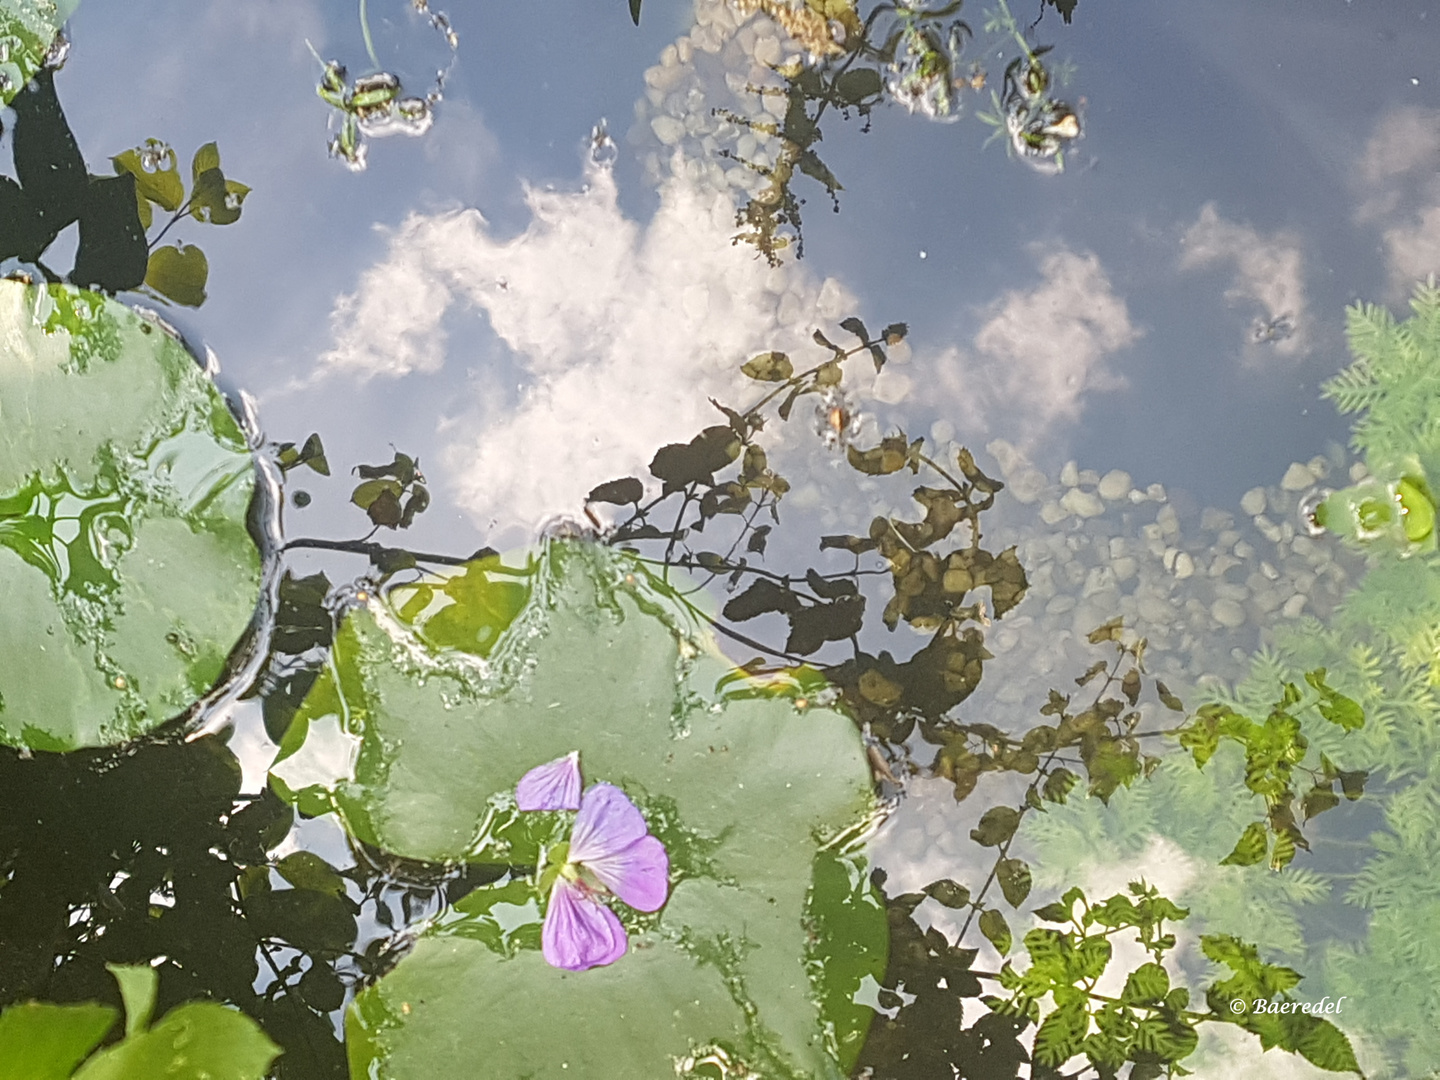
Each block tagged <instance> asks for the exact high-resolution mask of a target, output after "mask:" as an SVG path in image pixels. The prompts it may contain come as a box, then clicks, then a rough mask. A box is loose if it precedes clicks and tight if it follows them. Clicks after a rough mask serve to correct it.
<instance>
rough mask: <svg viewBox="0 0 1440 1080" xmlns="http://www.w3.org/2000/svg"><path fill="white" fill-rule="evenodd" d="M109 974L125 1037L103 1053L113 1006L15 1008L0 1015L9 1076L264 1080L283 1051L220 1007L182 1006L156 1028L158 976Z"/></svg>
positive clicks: (124, 970)
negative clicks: (121, 1006) (119, 1000)
mask: <svg viewBox="0 0 1440 1080" xmlns="http://www.w3.org/2000/svg"><path fill="white" fill-rule="evenodd" d="M108 970H109V971H110V973H111V975H113V976H114V977H115V981H116V982H117V983H118V984H119V988H120V996H121V998H122V999H123V1000H124V1003H125V1037H124V1038H123V1039H121V1040H120V1041H118V1042H115V1043H113V1044H111V1045H107V1046H104V1047H102V1048H101V1049H99V1050H95V1047H96V1046H97V1045H99V1044H100V1043H101V1041H102V1040H104V1039H105V1037H106V1035H107V1034H109V1033H110V1030H111V1028H113V1027H114V1025H115V1021H116V1020H117V1019H118V1017H117V1014H116V1011H115V1009H113V1008H111V1007H110V1006H109V1005H101V1004H85V1005H50V1004H46V1003H42V1002H31V1003H26V1004H21V1005H12V1006H10V1007H9V1008H8V1009H6V1010H5V1011H4V1012H0V1060H3V1061H4V1063H5V1069H6V1075H7V1076H14V1077H24V1078H27V1080H28V1078H35V1080H67V1078H68V1077H72V1076H73V1077H74V1080H151V1078H152V1077H157V1076H169V1077H175V1078H177V1080H180V1078H189V1077H195V1078H197V1080H198V1078H199V1077H210V1078H212V1080H263V1078H264V1077H265V1075H266V1072H267V1069H268V1068H269V1065H270V1063H271V1061H273V1060H274V1059H275V1056H276V1055H277V1054H278V1053H279V1052H280V1048H279V1047H278V1046H276V1045H275V1044H274V1043H273V1042H271V1041H270V1040H269V1039H268V1038H266V1036H265V1033H264V1032H263V1031H262V1030H261V1029H260V1026H259V1025H258V1024H256V1023H255V1021H254V1020H251V1019H250V1018H249V1017H248V1016H245V1015H244V1014H243V1013H238V1012H236V1011H235V1010H233V1009H227V1008H225V1007H224V1006H223V1005H219V1004H217V1003H215V1002H213V1001H195V1002H190V1003H189V1004H186V1005H181V1006H179V1007H177V1008H175V1009H172V1010H171V1011H170V1012H168V1013H166V1014H165V1015H164V1016H163V1017H161V1018H160V1019H159V1020H157V1021H156V1022H155V1023H154V1024H153V1025H152V1024H151V1023H150V1016H151V1013H152V1012H153V1011H154V1008H155V996H156V991H157V989H158V987H159V980H158V978H157V976H156V974H155V971H154V969H153V968H150V967H148V966H146V965H144V964H140V965H134V966H124V967H122V966H115V965H110V966H109V968H108ZM92 1050H94V1051H95V1052H94V1053H93V1054H92V1053H91V1051H92Z"/></svg>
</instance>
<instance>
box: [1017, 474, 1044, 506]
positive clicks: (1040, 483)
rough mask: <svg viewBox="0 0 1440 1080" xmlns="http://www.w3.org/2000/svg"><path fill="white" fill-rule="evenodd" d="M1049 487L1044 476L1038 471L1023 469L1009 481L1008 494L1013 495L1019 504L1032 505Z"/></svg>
mask: <svg viewBox="0 0 1440 1080" xmlns="http://www.w3.org/2000/svg"><path fill="white" fill-rule="evenodd" d="M1049 486H1050V484H1049V481H1047V480H1046V479H1045V474H1044V473H1042V472H1041V471H1040V470H1039V469H1024V470H1022V471H1021V472H1019V473H1016V474H1015V477H1014V479H1012V480H1011V481H1010V494H1012V495H1014V496H1015V498H1016V500H1018V501H1019V502H1022V503H1033V502H1034V501H1035V500H1036V499H1038V498H1040V496H1041V495H1043V494H1045V489H1046V488H1047V487H1049Z"/></svg>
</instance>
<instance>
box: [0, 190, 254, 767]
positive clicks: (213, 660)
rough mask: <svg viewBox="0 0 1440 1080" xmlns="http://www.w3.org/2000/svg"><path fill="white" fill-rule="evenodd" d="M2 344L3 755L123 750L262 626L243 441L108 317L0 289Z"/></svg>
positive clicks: (162, 359)
mask: <svg viewBox="0 0 1440 1080" xmlns="http://www.w3.org/2000/svg"><path fill="white" fill-rule="evenodd" d="M131 212H132V213H133V205H132V207H131ZM0 340H3V341H5V342H6V344H5V346H4V347H0V401H4V403H5V410H6V413H5V422H4V424H3V426H0V588H3V591H4V594H5V596H6V604H5V606H4V607H3V609H0V643H3V651H4V654H5V656H6V658H7V662H6V664H5V666H4V668H3V669H0V741H4V742H6V743H10V744H12V745H14V744H20V745H27V746H30V747H31V748H34V749H50V750H62V749H74V748H76V747H80V746H99V745H106V744H108V743H112V742H117V741H120V740H123V739H126V738H130V737H132V736H134V735H136V734H139V733H141V732H144V731H147V730H149V729H151V728H153V727H155V726H156V725H158V724H160V723H162V722H164V721H166V720H168V719H170V718H171V717H173V716H177V715H179V714H181V713H183V712H185V711H186V710H187V709H189V708H190V707H191V706H192V705H193V704H194V703H195V702H196V700H197V699H198V698H200V697H201V696H202V695H203V694H205V693H206V692H207V691H208V690H209V689H210V688H211V687H212V686H213V685H214V684H215V683H216V681H217V680H218V679H220V677H221V676H222V674H223V673H224V672H225V670H226V664H227V658H228V657H229V654H230V653H231V650H232V648H233V647H234V645H235V643H236V641H237V640H239V639H240V637H241V635H242V632H243V631H244V630H245V629H246V627H247V625H248V624H249V622H250V620H251V617H252V615H253V613H254V611H255V603H256V598H257V596H258V594H259V589H260V579H261V567H260V555H259V552H258V551H257V549H256V547H255V543H254V541H253V540H252V539H251V537H250V534H249V532H248V530H247V528H246V515H247V512H248V508H249V503H250V497H251V493H252V491H253V488H254V474H253V466H252V463H251V458H250V454H249V451H248V449H247V446H246V441H245V437H244V435H243V434H242V432H241V431H240V429H239V427H238V426H237V425H236V423H235V421H234V419H233V418H232V416H231V415H230V413H229V411H228V408H227V406H226V405H225V403H224V399H223V398H222V397H221V396H220V394H219V392H218V391H217V390H216V388H215V387H214V385H213V384H212V383H211V382H210V381H209V380H208V379H207V378H206V377H205V376H204V374H203V373H202V372H201V370H200V368H199V367H198V365H197V364H196V363H195V361H194V359H193V358H192V357H191V356H190V354H189V353H188V352H187V351H186V350H185V349H184V347H183V346H182V345H181V344H180V343H179V342H178V341H176V340H175V339H173V338H172V337H170V336H169V335H168V334H166V333H165V332H163V331H162V330H160V329H159V328H157V327H156V326H155V325H154V324H152V323H150V322H147V321H145V320H143V319H141V318H139V317H138V316H137V315H135V314H134V313H133V312H131V311H130V310H129V309H128V308H126V307H124V306H123V305H121V304H119V303H117V302H115V301H113V300H107V299H105V298H104V297H102V296H99V295H96V294H93V293H86V292H81V291H78V290H74V289H69V288H65V287H62V286H49V287H44V288H40V287H31V286H26V285H23V284H21V283H19V282H14V281H5V282H0Z"/></svg>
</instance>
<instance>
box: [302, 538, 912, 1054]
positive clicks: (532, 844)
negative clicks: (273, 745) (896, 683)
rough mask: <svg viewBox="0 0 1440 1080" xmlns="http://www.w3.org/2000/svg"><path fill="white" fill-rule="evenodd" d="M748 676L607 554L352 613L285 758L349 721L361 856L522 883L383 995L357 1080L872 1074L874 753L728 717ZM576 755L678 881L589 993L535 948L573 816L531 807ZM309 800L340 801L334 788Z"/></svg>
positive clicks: (419, 952) (361, 1030) (558, 556)
mask: <svg viewBox="0 0 1440 1080" xmlns="http://www.w3.org/2000/svg"><path fill="white" fill-rule="evenodd" d="M462 581H463V582H464V584H463V586H461V585H459V584H457V583H458V582H462ZM487 582H488V583H489V587H488V589H487V587H486V583H487ZM447 585H448V586H449V587H448V588H447V587H446V586H447ZM517 589H520V590H521V592H519V593H517V592H516V590H517ZM457 597H458V598H457ZM517 600H519V601H521V602H520V603H517V602H516V601H517ZM467 605H468V607H467V609H466V610H456V609H457V608H459V607H465V606H467ZM440 639H444V642H443V643H444V644H447V645H449V647H448V648H441V647H438V645H439V643H440ZM729 673H733V669H732V668H731V667H730V666H729V665H727V664H726V663H725V662H724V661H723V660H722V659H721V658H720V657H719V656H718V654H717V653H716V652H715V651H714V649H713V645H712V644H711V643H710V639H709V635H708V633H706V632H705V631H704V630H703V624H701V623H699V622H698V620H696V619H695V618H694V617H693V615H692V614H691V613H690V612H689V611H688V610H687V609H685V607H684V606H683V604H681V603H680V602H679V601H678V600H677V599H676V597H675V594H674V593H673V592H670V591H669V590H668V589H667V588H665V587H664V586H663V585H662V584H661V583H659V582H657V581H655V580H654V579H652V578H650V577H649V575H648V574H647V573H646V572H645V571H644V570H643V569H642V567H641V566H640V564H639V563H637V562H636V561H634V560H632V559H630V558H629V557H627V556H624V555H618V554H615V553H612V552H609V551H606V550H604V549H597V548H594V547H591V546H588V545H583V544H572V543H557V544H552V545H550V546H548V547H547V548H546V549H544V551H543V552H542V553H541V554H540V555H539V557H537V558H536V559H535V560H533V561H532V562H531V563H530V564H529V565H528V566H527V567H525V568H523V569H520V570H516V569H513V568H505V567H502V566H500V565H499V563H498V562H496V561H494V560H489V561H487V562H485V563H481V564H472V566H471V567H470V568H469V569H468V571H467V573H466V574H465V575H464V576H463V577H462V578H454V579H450V582H448V583H445V582H441V583H434V582H431V583H427V584H424V585H420V586H407V587H402V588H398V589H395V590H393V591H392V592H391V594H390V595H389V596H388V597H386V598H384V599H381V598H375V597H371V598H370V599H369V600H368V602H367V604H366V606H364V607H362V608H359V609H356V610H354V611H352V612H351V613H350V615H349V616H348V617H347V619H346V621H345V623H344V625H343V627H342V628H341V631H340V633H339V634H338V635H337V637H336V640H335V645H334V649H333V654H332V661H331V664H330V665H329V667H328V669H327V672H326V674H324V675H323V676H322V677H321V678H320V679H319V680H318V681H317V683H316V685H315V687H314V688H313V690H312V692H311V694H310V696H309V697H308V698H307V699H306V702H305V703H304V705H303V706H302V708H301V710H300V712H299V713H298V714H297V716H296V720H295V724H296V725H297V727H296V728H294V729H292V732H291V737H288V738H287V739H286V740H285V741H286V746H287V752H288V751H289V750H295V751H296V756H297V757H299V756H302V755H303V754H304V753H305V746H304V742H305V741H306V740H305V739H304V738H303V737H302V735H300V734H297V732H304V731H306V730H307V729H308V730H310V731H312V732H313V731H314V730H317V729H320V730H326V731H334V730H335V729H336V728H337V727H339V728H341V729H343V730H344V731H346V732H348V733H349V734H350V736H351V737H355V738H358V740H359V752H358V757H357V758H356V760H355V765H354V770H353V775H352V776H350V777H349V778H346V779H341V780H339V781H337V782H336V783H334V784H333V785H331V786H330V787H329V789H328V792H327V795H328V797H329V799H330V800H331V802H332V805H333V806H334V807H335V808H336V809H337V810H338V811H339V813H340V814H341V816H342V817H343V819H344V820H345V822H346V823H347V825H348V826H349V828H350V829H351V830H352V831H354V832H355V833H356V834H357V835H358V836H360V837H361V838H362V839H365V840H367V841H368V842H371V843H374V844H377V845H379V846H380V847H382V848H384V849H386V850H389V851H391V852H395V853H397V854H400V855H404V856H408V857H416V858H425V859H433V860H449V859H469V860H472V861H482V862H491V863H505V864H508V865H510V866H512V867H513V869H512V870H511V872H510V873H509V874H508V875H506V876H505V877H503V878H502V879H500V880H499V881H497V882H495V883H494V884H492V885H489V886H484V887H482V888H480V889H477V890H475V891H474V892H472V893H471V894H469V895H468V896H467V897H465V898H464V899H463V900H461V901H460V902H459V903H458V905H457V909H456V911H455V912H454V913H452V914H451V915H449V916H447V917H446V918H445V919H442V920H440V921H439V922H438V923H437V924H436V925H433V926H431V927H429V928H427V930H426V931H425V933H424V934H423V936H422V938H421V940H420V941H419V943H418V945H417V947H416V949H415V950H414V952H413V953H412V954H411V955H409V956H408V957H407V958H406V959H404V960H403V961H401V963H400V964H399V966H398V967H397V968H396V969H395V970H394V971H393V972H391V973H390V974H389V975H387V976H386V977H385V978H383V979H381V980H380V981H379V983H378V984H376V985H375V986H374V987H372V988H370V989H368V990H366V991H365V992H364V993H362V994H361V995H360V997H359V999H358V1001H357V1003H356V1006H355V1008H354V1010H353V1011H352V1014H351V1017H350V1054H351V1068H352V1075H355V1076H368V1077H377V1078H380V1077H396V1078H399V1077H412V1076H420V1075H446V1076H458V1075H479V1074H483V1075H485V1076H487V1077H495V1078H496V1080H508V1078H510V1077H516V1078H518V1077H552V1076H553V1077H567V1076H577V1075H579V1076H592V1077H626V1078H629V1080H649V1078H655V1080H661V1078H664V1080H673V1077H675V1076H676V1074H677V1065H678V1066H679V1071H680V1072H681V1073H682V1074H683V1073H685V1072H686V1071H687V1069H688V1070H689V1071H690V1072H691V1073H693V1075H697V1076H699V1075H704V1076H710V1075H716V1070H717V1069H720V1070H721V1072H723V1073H724V1074H725V1075H737V1076H743V1075H746V1072H745V1069H746V1068H749V1069H751V1070H756V1071H758V1073H759V1074H760V1075H763V1076H766V1077H833V1076H838V1075H840V1074H841V1072H842V1070H843V1069H844V1068H847V1067H848V1065H849V1064H850V1063H851V1062H852V1061H853V1060H854V1057H855V1056H856V1054H857V1053H858V1051H859V1048H860V1044H861V1042H863V1039H864V1034H865V1031H866V1029H867V1026H868V1022H869V1019H870V1015H871V1014H870V1010H869V1009H868V1008H867V1007H865V1006H861V1005H856V1004H854V1002H853V1000H852V999H853V996H854V994H855V991H856V990H857V989H858V988H859V986H860V983H861V981H862V980H863V979H864V977H865V975H867V974H869V975H872V976H876V977H878V976H880V975H881V974H882V973H883V967H884V962H885V958H886V948H887V940H888V938H887V930H886V923H885V915H884V911H883V908H882V907H881V905H880V904H879V903H878V902H877V900H876V898H875V896H874V894H873V891H872V890H871V888H870V885H869V881H868V877H867V875H866V873H865V867H864V865H863V859H861V858H860V856H858V855H856V854H854V853H853V852H847V850H846V845H845V843H844V837H845V836H846V835H847V833H846V831H847V830H853V829H855V827H856V826H857V825H859V824H860V823H862V822H863V821H864V820H865V819H866V816H867V815H868V814H870V813H871V812H872V811H873V796H872V792H871V786H870V776H869V771H868V767H867V765H866V761H865V756H864V751H863V747H862V744H861V742H860V739H859V737H858V735H857V733H856V731H855V728H854V725H853V724H852V723H851V722H850V721H849V720H848V719H846V718H845V717H843V716H841V715H839V714H837V713H835V712H832V711H830V710H828V709H824V708H816V707H809V706H808V703H805V702H799V703H797V702H796V701H793V700H790V699H785V698H766V697H764V696H761V695H753V696H746V695H744V694H742V693H737V694H735V695H734V696H732V697H731V698H729V699H725V698H723V697H721V696H720V695H719V693H718V692H717V690H716V686H717V684H718V683H719V682H720V680H721V677H722V676H724V675H726V674H729ZM728 685H730V686H732V687H735V686H737V684H735V683H730V684H728ZM312 737H313V736H312ZM570 750H579V751H580V754H581V763H582V766H583V769H584V772H585V779H586V781H587V783H588V782H594V781H597V780H605V781H609V782H611V783H615V784H618V785H620V786H621V787H623V788H624V789H625V791H626V792H627V793H628V794H629V795H630V797H631V798H632V799H634V800H635V802H636V803H637V804H638V805H639V806H640V807H641V809H642V811H643V812H644V813H645V816H646V818H647V820H648V822H649V824H650V828H651V831H652V832H654V833H655V834H656V835H657V836H659V837H660V838H661V840H662V841H663V842H664V843H665V845H666V847H667V848H668V850H669V853H670V858H671V866H672V882H673V889H672V892H671V895H670V899H669V902H668V904H667V905H666V906H665V907H664V908H663V909H662V911H661V912H660V913H659V914H658V915H657V916H643V915H638V914H634V913H630V912H623V913H622V918H624V920H625V921H626V924H627V927H628V928H629V929H630V931H631V934H632V939H631V949H630V952H629V953H628V954H627V955H625V956H623V957H621V958H620V960H618V961H617V962H616V963H615V964H613V965H611V966H609V967H605V968H597V969H593V970H590V971H586V972H582V973H578V974H577V973H570V972H564V971H560V970H557V969H555V968H552V967H549V966H548V965H547V964H546V963H545V961H544V960H543V958H542V957H541V955H540V953H539V951H538V946H539V924H540V917H541V904H540V902H539V899H538V897H537V894H536V893H535V891H534V887H533V882H532V880H531V878H530V874H529V871H528V868H529V867H530V866H531V865H533V863H534V861H535V859H536V858H537V856H538V855H539V852H540V851H541V850H542V849H543V848H545V847H546V846H547V845H548V844H549V843H551V842H552V841H553V840H555V839H560V838H563V837H564V836H565V835H566V834H567V830H568V827H569V821H568V818H567V816H566V815H563V814H520V813H519V812H518V811H517V810H515V808H514V802H513V799H512V798H511V792H513V789H514V787H515V784H516V782H517V781H518V780H519V779H520V777H521V776H522V775H523V774H524V773H525V771H526V770H528V769H529V768H531V767H532V766H535V765H538V764H540V763H542V762H545V761H549V760H551V759H553V758H556V757H558V756H560V755H562V754H564V753H567V752H568V751H570ZM282 771H283V769H282ZM302 794H304V795H305V797H306V801H308V802H309V804H310V806H311V808H312V809H316V808H318V804H319V802H320V801H321V800H320V799H318V798H317V792H316V791H315V790H314V789H312V790H310V791H309V792H306V793H302ZM707 1060H708V1061H709V1064H708V1065H707ZM721 1060H724V1061H726V1062H728V1064H725V1065H724V1066H723V1067H722V1066H721V1065H719V1064H718V1062H719V1061H721Z"/></svg>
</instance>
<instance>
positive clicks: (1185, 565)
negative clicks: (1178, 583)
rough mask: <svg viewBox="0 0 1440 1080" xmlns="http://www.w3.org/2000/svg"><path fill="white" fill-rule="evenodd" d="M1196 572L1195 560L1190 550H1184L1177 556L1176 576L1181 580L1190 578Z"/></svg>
mask: <svg viewBox="0 0 1440 1080" xmlns="http://www.w3.org/2000/svg"><path fill="white" fill-rule="evenodd" d="M1193 573H1195V560H1194V559H1192V558H1191V557H1190V553H1189V552H1188V551H1182V552H1181V553H1180V554H1179V555H1177V556H1175V576H1176V577H1177V578H1179V579H1180V580H1182V581H1183V580H1184V579H1185V578H1188V577H1189V576H1190V575H1191V574H1193Z"/></svg>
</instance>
